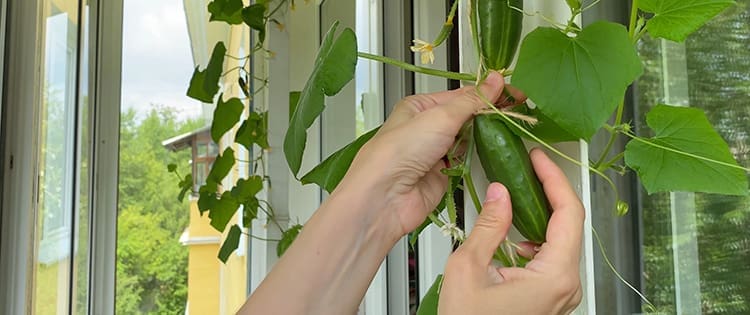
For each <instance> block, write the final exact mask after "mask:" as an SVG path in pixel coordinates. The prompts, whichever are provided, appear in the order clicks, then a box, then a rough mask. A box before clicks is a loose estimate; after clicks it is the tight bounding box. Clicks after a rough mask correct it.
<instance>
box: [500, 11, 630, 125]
mask: <svg viewBox="0 0 750 315" xmlns="http://www.w3.org/2000/svg"><path fill="white" fill-rule="evenodd" d="M641 72H642V68H641V61H640V59H639V58H638V55H637V54H636V51H635V48H634V47H633V45H632V43H631V41H630V39H629V37H628V32H627V30H625V28H623V27H622V25H619V24H615V23H611V22H596V23H593V24H591V25H589V26H587V27H586V28H584V29H583V31H581V32H580V33H579V34H578V36H577V37H569V36H568V35H566V34H563V33H562V32H560V31H559V30H557V29H554V28H543V27H542V28H537V29H536V30H534V31H532V32H531V33H530V34H529V35H528V36H526V38H525V39H524V41H523V43H522V44H521V51H520V53H519V57H518V65H517V66H516V69H515V72H514V74H513V84H514V85H515V86H516V87H518V88H520V89H521V90H523V91H524V92H525V93H526V95H528V96H529V98H530V99H531V100H533V101H534V102H535V103H536V104H537V106H538V107H539V109H540V110H541V111H542V112H543V113H544V114H545V115H546V116H548V117H549V118H551V119H553V120H554V121H555V122H556V123H557V125H559V126H560V127H562V128H563V129H565V130H566V131H568V132H569V133H570V134H571V135H574V136H576V137H579V138H581V139H586V140H589V139H590V138H591V136H592V135H593V134H594V133H595V132H596V131H597V130H599V128H601V127H602V125H603V124H604V122H606V121H607V119H609V118H610V116H611V115H612V112H613V111H614V109H615V108H616V107H617V106H618V105H619V104H620V102H622V99H623V97H624V96H625V89H626V88H627V87H628V85H630V84H631V83H632V82H633V80H635V79H636V78H637V77H638V76H639V75H640V74H641Z"/></svg>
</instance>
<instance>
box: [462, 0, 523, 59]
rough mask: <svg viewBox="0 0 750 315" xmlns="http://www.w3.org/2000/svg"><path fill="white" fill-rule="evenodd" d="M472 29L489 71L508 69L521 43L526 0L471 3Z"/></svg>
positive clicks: (483, 0)
mask: <svg viewBox="0 0 750 315" xmlns="http://www.w3.org/2000/svg"><path fill="white" fill-rule="evenodd" d="M471 4H472V8H471V10H472V14H471V15H470V16H471V17H472V18H473V19H474V20H473V21H472V26H473V29H474V31H475V32H476V36H478V38H479V40H478V45H479V51H480V55H481V58H482V61H483V62H484V65H485V66H486V67H487V69H488V70H501V69H506V68H508V66H510V64H511V62H513V57H514V56H515V54H516V50H517V49H518V42H519V41H520V40H521V28H522V22H523V13H521V12H520V11H519V10H523V0H472V3H471Z"/></svg>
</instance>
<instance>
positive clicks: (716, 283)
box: [636, 0, 750, 314]
mask: <svg viewBox="0 0 750 315" xmlns="http://www.w3.org/2000/svg"><path fill="white" fill-rule="evenodd" d="M748 34H750V0H740V1H737V5H736V6H734V7H731V8H729V9H727V10H726V11H725V12H724V13H723V14H722V15H721V16H720V17H718V18H717V19H715V20H713V21H711V22H710V23H709V24H708V25H706V26H705V27H703V28H702V29H701V30H699V31H698V32H697V33H695V34H693V35H692V36H691V37H690V38H688V40H687V41H686V42H685V43H684V44H677V43H671V42H668V41H664V40H658V39H650V38H647V39H645V40H643V41H642V43H641V44H640V45H639V50H640V53H641V55H642V56H643V57H644V58H645V59H646V62H645V66H646V72H645V75H644V76H643V78H642V79H641V80H640V82H639V83H638V86H637V93H636V98H637V106H636V117H643V115H644V114H645V113H647V112H648V111H649V109H650V107H651V106H653V105H656V104H659V103H666V104H670V105H676V106H691V107H696V108H700V109H702V110H703V111H705V113H706V115H707V117H708V119H709V120H710V121H711V123H712V124H713V125H714V127H715V128H716V130H717V131H718V132H719V134H720V135H721V136H722V137H723V138H724V139H725V140H726V141H727V144H728V145H729V147H730V149H731V152H732V153H733V154H734V157H735V158H736V159H737V160H738V161H739V163H740V164H741V165H744V166H748V165H750V54H748V50H747V48H748V47H750V37H749V36H748ZM636 125H637V126H636V127H637V130H638V132H639V133H640V134H641V135H648V131H647V130H646V127H645V122H643V121H639V122H637V124H636ZM685 176H689V174H685ZM639 196H640V197H639V200H640V201H641V202H640V205H639V209H638V211H640V216H641V218H642V220H641V223H640V224H641V233H642V246H641V251H642V253H641V255H642V259H643V265H642V268H643V269H642V279H643V288H644V291H645V292H644V293H645V294H646V296H647V297H649V298H650V299H651V300H652V302H653V303H654V304H655V305H656V308H657V310H658V311H659V312H662V313H664V314H701V313H702V314H747V313H748V312H750V264H748V262H749V261H750V234H748V232H747V231H748V229H749V228H750V199H749V198H748V197H732V196H722V195H713V194H703V193H660V194H653V195H648V194H646V193H645V192H644V191H641V192H640V194H639Z"/></svg>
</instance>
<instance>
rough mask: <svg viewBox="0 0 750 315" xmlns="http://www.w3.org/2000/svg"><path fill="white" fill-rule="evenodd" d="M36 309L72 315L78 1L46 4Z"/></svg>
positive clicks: (36, 311)
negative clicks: (70, 314) (69, 312)
mask: <svg viewBox="0 0 750 315" xmlns="http://www.w3.org/2000/svg"><path fill="white" fill-rule="evenodd" d="M44 8H45V11H44V12H43V20H42V21H43V23H44V27H45V31H44V41H43V43H44V50H43V52H44V56H43V58H44V59H43V66H44V72H43V81H42V82H43V83H44V86H43V91H42V95H43V98H42V102H43V103H42V109H41V112H40V114H41V120H40V121H41V129H40V130H41V136H40V152H39V166H40V171H39V205H38V207H39V208H38V209H39V210H38V211H39V212H38V222H37V224H38V229H37V240H38V243H37V247H36V260H37V261H36V268H35V277H34V281H35V285H34V288H35V290H36V292H35V294H34V307H35V313H37V314H68V311H69V303H70V281H71V273H70V271H71V268H70V264H71V259H70V258H71V251H72V246H71V244H72V233H71V231H72V229H71V227H72V222H71V221H72V218H73V205H74V198H73V196H74V187H73V185H74V183H75V181H74V176H75V160H74V158H75V141H74V139H75V128H74V127H75V126H74V123H75V117H76V101H77V100H76V89H77V87H76V74H77V70H78V66H77V62H76V58H77V50H78V29H77V26H78V1H75V0H68V1H45V5H44Z"/></svg>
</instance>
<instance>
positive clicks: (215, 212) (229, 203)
mask: <svg viewBox="0 0 750 315" xmlns="http://www.w3.org/2000/svg"><path fill="white" fill-rule="evenodd" d="M239 207H240V203H239V202H238V201H237V199H236V198H234V196H232V193H231V192H228V191H225V192H224V193H223V194H221V198H219V200H217V201H216V202H215V203H214V204H213V207H211V210H209V212H208V218H210V219H211V226H213V227H214V228H215V229H216V230H217V231H219V232H224V229H225V228H226V227H227V224H228V223H229V220H231V219H232V217H233V216H234V214H235V213H236V212H237V209H238V208H239Z"/></svg>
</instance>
